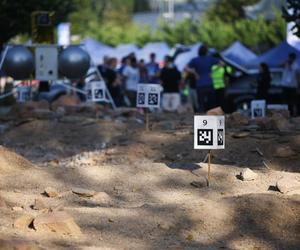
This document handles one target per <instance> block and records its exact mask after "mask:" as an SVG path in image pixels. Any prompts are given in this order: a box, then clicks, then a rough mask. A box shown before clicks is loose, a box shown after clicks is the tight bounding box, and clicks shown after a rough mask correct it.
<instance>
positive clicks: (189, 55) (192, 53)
mask: <svg viewBox="0 0 300 250" xmlns="http://www.w3.org/2000/svg"><path fill="white" fill-rule="evenodd" d="M200 46H201V43H196V44H194V45H192V46H191V49H190V50H189V51H188V52H184V53H182V54H179V55H178V56H177V58H176V59H175V65H176V66H177V68H178V69H179V70H180V71H182V70H183V69H184V68H185V66H186V65H187V64H188V63H189V62H190V61H191V60H192V59H193V58H195V57H196V56H197V55H198V49H199V47H200Z"/></svg>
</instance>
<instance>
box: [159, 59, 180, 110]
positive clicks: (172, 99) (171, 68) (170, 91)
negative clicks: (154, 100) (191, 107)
mask: <svg viewBox="0 0 300 250" xmlns="http://www.w3.org/2000/svg"><path fill="white" fill-rule="evenodd" d="M160 80H161V84H162V86H163V88H164V93H163V100H162V107H163V110H165V111H170V112H172V111H176V110H177V108H178V107H179V106H180V104H181V103H180V94H179V85H180V81H181V73H180V72H179V70H178V69H177V67H176V66H175V64H174V62H173V58H172V57H170V56H167V57H166V65H165V66H164V67H163V69H162V70H161V73H160Z"/></svg>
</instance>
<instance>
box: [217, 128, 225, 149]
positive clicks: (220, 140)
mask: <svg viewBox="0 0 300 250" xmlns="http://www.w3.org/2000/svg"><path fill="white" fill-rule="evenodd" d="M223 145H224V130H223V129H218V146H223Z"/></svg>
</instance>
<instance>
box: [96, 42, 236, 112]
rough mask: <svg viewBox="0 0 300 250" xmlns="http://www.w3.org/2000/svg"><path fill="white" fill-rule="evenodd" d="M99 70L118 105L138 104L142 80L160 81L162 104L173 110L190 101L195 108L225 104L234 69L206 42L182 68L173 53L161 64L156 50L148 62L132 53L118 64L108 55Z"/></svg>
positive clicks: (197, 109) (200, 108) (164, 108)
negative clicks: (228, 81)
mask: <svg viewBox="0 0 300 250" xmlns="http://www.w3.org/2000/svg"><path fill="white" fill-rule="evenodd" d="M98 70H99V72H100V73H101V75H102V77H103V79H104V80H105V82H106V84H107V88H108V90H109V91H110V94H111V95H112V98H113V100H114V102H115V104H116V105H117V106H123V105H125V106H132V107H135V106H136V95H137V85H138V84H139V83H149V84H160V85H161V86H162V88H163V94H162V103H161V108H162V109H163V110H164V111H170V112H172V111H176V110H177V109H178V107H179V106H180V105H182V104H185V103H188V102H189V103H190V104H191V105H192V106H193V108H194V110H195V112H205V111H206V110H208V109H211V108H213V107H216V106H223V105H224V96H225V86H226V77H227V76H229V75H230V74H231V72H232V68H231V67H230V66H226V65H225V63H224V61H222V60H221V58H220V57H219V56H217V55H216V56H212V55H209V54H208V48H207V47H206V46H204V45H203V46H201V47H200V48H199V53H198V56H196V57H195V58H194V59H193V60H191V61H190V62H189V63H188V65H187V66H186V68H185V70H184V71H183V72H180V71H179V70H178V68H177V67H176V65H175V64H174V60H173V58H172V57H170V56H166V57H165V60H164V62H163V64H159V63H158V62H157V61H156V54H155V53H152V54H150V58H149V61H148V62H145V61H144V60H140V61H138V60H137V59H136V56H135V55H134V54H130V55H128V56H127V57H125V58H123V60H122V61H121V64H120V66H119V67H118V64H117V59H116V58H109V57H105V58H104V62H103V64H102V65H99V66H98Z"/></svg>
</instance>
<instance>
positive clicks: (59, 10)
mask: <svg viewBox="0 0 300 250" xmlns="http://www.w3.org/2000/svg"><path fill="white" fill-rule="evenodd" d="M76 7H77V6H76V2H75V0H68V1H65V0H43V1H41V0H26V1H24V0H0V34H1V35H0V48H1V47H2V45H3V44H4V43H6V42H8V41H9V40H10V39H11V38H13V37H15V36H16V35H19V34H30V31H31V13H32V12H33V11H55V13H56V18H55V20H56V24H57V23H59V22H61V21H65V20H67V18H68V14H69V13H70V12H72V11H74V10H76Z"/></svg>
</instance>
